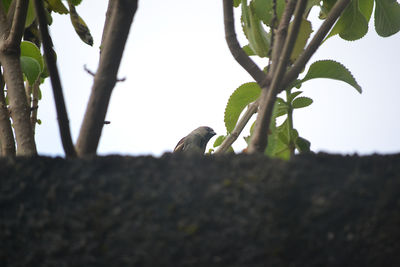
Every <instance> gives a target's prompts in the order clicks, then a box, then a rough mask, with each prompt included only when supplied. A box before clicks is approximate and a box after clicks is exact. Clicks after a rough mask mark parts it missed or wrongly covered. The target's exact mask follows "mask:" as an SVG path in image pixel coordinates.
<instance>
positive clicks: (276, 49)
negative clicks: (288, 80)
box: [270, 0, 296, 74]
mask: <svg viewBox="0 0 400 267" xmlns="http://www.w3.org/2000/svg"><path fill="white" fill-rule="evenodd" d="M295 6H296V1H293V0H291V1H289V2H288V3H287V4H286V8H285V11H284V12H283V14H282V18H281V22H280V23H279V26H278V29H277V32H276V38H275V40H274V45H273V48H272V58H271V61H272V64H271V69H270V72H271V74H272V73H274V72H275V69H276V67H277V65H278V61H279V57H280V55H281V52H282V48H283V45H284V43H285V40H286V35H287V31H288V28H289V23H290V19H291V17H292V15H293V11H294V8H295ZM271 30H272V29H271Z"/></svg>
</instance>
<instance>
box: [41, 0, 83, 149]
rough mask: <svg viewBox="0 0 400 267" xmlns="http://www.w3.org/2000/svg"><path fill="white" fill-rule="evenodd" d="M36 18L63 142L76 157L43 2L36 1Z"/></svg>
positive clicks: (65, 147)
mask: <svg viewBox="0 0 400 267" xmlns="http://www.w3.org/2000/svg"><path fill="white" fill-rule="evenodd" d="M34 3H35V10H36V18H37V20H38V23H39V30H40V36H41V38H42V43H43V50H44V57H45V59H46V64H47V68H48V70H49V74H50V80H51V84H52V87H53V94H54V101H55V104H56V110H57V117H58V126H59V129H60V135H61V141H62V144H63V148H64V152H65V155H66V156H67V157H76V151H75V148H74V145H73V143H72V138H71V132H70V128H69V120H68V114H67V110H66V107H65V102H64V96H63V92H62V86H61V81H60V76H59V73H58V69H57V64H56V61H55V58H54V55H53V53H54V51H53V42H52V40H51V37H50V35H49V30H48V28H47V20H46V13H45V10H44V6H43V1H42V0H35V1H34Z"/></svg>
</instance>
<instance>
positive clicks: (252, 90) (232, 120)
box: [224, 82, 261, 133]
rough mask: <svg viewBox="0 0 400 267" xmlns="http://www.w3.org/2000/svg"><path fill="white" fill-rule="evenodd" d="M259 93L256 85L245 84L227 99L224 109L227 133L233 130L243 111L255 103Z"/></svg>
mask: <svg viewBox="0 0 400 267" xmlns="http://www.w3.org/2000/svg"><path fill="white" fill-rule="evenodd" d="M260 93H261V88H260V87H259V86H258V84H257V83H255V82H251V83H245V84H242V85H241V86H239V88H237V89H236V90H235V91H234V92H233V94H232V95H231V96H230V97H229V100H228V104H227V105H226V108H225V116H224V121H225V127H226V130H227V131H228V133H230V132H232V130H233V128H235V125H236V122H237V121H238V119H239V116H240V114H241V113H242V111H243V109H244V108H245V107H246V106H247V105H248V104H250V103H251V102H253V101H255V100H256V99H257V98H258V97H259V96H260Z"/></svg>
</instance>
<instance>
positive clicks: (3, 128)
mask: <svg viewBox="0 0 400 267" xmlns="http://www.w3.org/2000/svg"><path fill="white" fill-rule="evenodd" d="M4 86H5V84H4V80H3V75H2V74H1V73H0V144H1V150H0V152H1V153H0V155H1V156H15V142H14V134H13V132H12V128H11V121H10V114H9V112H8V109H7V105H6V101H5V96H4Z"/></svg>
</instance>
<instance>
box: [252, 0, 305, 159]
mask: <svg viewBox="0 0 400 267" xmlns="http://www.w3.org/2000/svg"><path fill="white" fill-rule="evenodd" d="M292 2H294V1H293V0H292V1H290V2H289V3H288V5H290V4H291V3H292ZM306 6H307V0H298V1H297V4H296V10H295V15H294V20H293V25H292V29H291V31H290V32H289V35H288V36H287V38H286V40H285V45H284V47H283V50H282V53H281V55H280V57H279V62H278V66H277V67H276V70H275V71H274V73H273V78H272V82H271V85H270V88H269V90H268V93H267V94H266V97H265V98H261V100H260V110H259V112H258V115H257V120H256V124H255V128H254V133H253V136H252V138H251V142H250V146H249V149H248V152H249V153H255V152H260V153H262V152H263V151H264V150H265V148H266V146H267V143H268V130H269V124H270V121H271V116H272V111H273V108H274V103H275V100H276V96H277V94H278V93H279V88H280V83H281V82H282V78H283V76H284V74H285V70H286V67H287V65H288V61H289V57H290V54H291V53H292V50H293V47H294V44H295V42H296V39H297V37H298V32H299V29H300V24H301V20H302V17H303V13H304V10H305V8H306ZM289 21H290V20H287V21H284V22H285V23H287V26H286V27H288V25H289ZM286 27H283V28H286ZM279 28H281V27H279ZM275 64H276V63H275ZM275 64H273V65H275ZM263 91H265V89H264V90H263ZM264 94H265V93H264Z"/></svg>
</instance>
